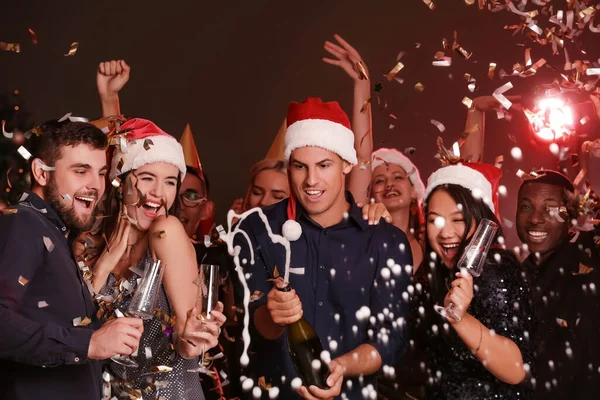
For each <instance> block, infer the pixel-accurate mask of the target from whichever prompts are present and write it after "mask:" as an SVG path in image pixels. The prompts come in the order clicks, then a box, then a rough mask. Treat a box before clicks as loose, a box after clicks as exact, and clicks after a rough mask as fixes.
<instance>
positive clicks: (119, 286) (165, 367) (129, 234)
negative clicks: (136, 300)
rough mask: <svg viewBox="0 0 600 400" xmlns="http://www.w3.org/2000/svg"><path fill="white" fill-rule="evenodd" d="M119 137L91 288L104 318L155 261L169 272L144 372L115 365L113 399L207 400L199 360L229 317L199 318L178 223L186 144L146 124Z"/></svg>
mask: <svg viewBox="0 0 600 400" xmlns="http://www.w3.org/2000/svg"><path fill="white" fill-rule="evenodd" d="M121 132H122V133H121ZM119 133H121V135H120V136H119ZM114 138H117V139H116V140H113V141H112V142H113V143H117V145H116V146H115V149H114V154H113V159H112V167H111V171H110V180H111V181H113V187H112V188H111V191H110V192H109V196H108V208H107V210H109V213H108V216H109V217H108V218H107V220H106V223H105V228H104V229H105V230H104V233H105V235H106V237H107V238H110V239H109V240H108V246H107V248H106V249H104V251H103V252H102V254H101V255H100V257H99V258H98V260H97V262H96V264H95V265H94V267H93V270H92V287H93V289H94V290H95V291H96V292H98V293H99V294H100V295H102V297H99V299H100V311H99V313H100V314H101V317H102V318H103V319H104V320H109V319H112V318H114V317H115V310H117V309H119V310H121V311H125V310H126V309H127V306H128V304H129V302H130V301H131V299H132V295H133V293H135V288H136V286H137V283H138V282H139V278H140V277H141V276H143V274H144V272H143V271H144V269H145V268H147V267H148V266H149V265H150V264H151V263H152V262H153V260H154V259H160V260H161V261H162V263H163V265H164V268H165V272H164V276H163V282H162V285H161V288H160V292H159V295H158V304H157V309H156V312H155V314H154V317H153V318H152V319H150V320H146V321H144V332H143V334H142V338H141V340H140V346H139V349H138V352H137V353H138V354H137V356H136V357H134V360H135V361H136V362H137V364H138V367H136V368H131V367H129V368H126V367H123V366H121V365H119V364H117V363H115V362H114V361H113V362H110V363H109V364H108V372H109V373H110V377H111V382H110V383H111V385H110V386H112V394H111V395H112V396H116V397H119V398H120V397H121V396H123V395H129V396H133V398H139V397H143V398H144V399H165V400H167V399H173V400H175V399H176V400H203V399H204V394H203V392H202V387H201V384H200V376H199V374H198V371H199V369H200V368H199V367H200V365H199V356H201V355H202V354H204V352H205V351H206V350H208V349H210V348H212V347H214V346H215V345H216V344H217V340H218V335H219V332H220V327H221V326H222V324H223V323H224V322H225V316H224V315H223V314H222V313H221V311H222V309H223V306H222V304H221V303H219V304H218V305H217V307H216V310H215V311H213V312H212V313H211V314H210V316H209V317H208V318H197V316H199V315H201V310H199V309H198V308H197V306H196V301H197V299H198V297H199V296H198V290H199V289H198V285H197V278H198V270H197V265H196V255H195V251H194V248H193V246H192V243H191V242H190V240H189V239H188V237H187V235H186V233H185V229H184V227H183V225H182V224H181V222H180V221H179V219H178V218H177V213H178V207H179V203H178V200H179V199H178V196H177V193H178V191H179V185H180V184H181V181H182V180H183V177H184V175H185V161H184V159H183V152H182V150H181V146H180V145H179V144H178V143H177V141H176V140H175V139H174V138H173V137H171V136H170V135H168V134H166V133H164V132H163V131H162V130H160V128H158V127H157V126H156V125H154V124H153V123H152V122H150V121H147V120H142V119H132V120H129V121H127V122H125V123H124V124H123V125H122V126H121V127H120V132H118V133H117V135H115V136H114ZM117 182H118V183H117ZM116 186H118V187H116ZM118 210H121V212H120V213H119V212H118ZM107 386H109V385H107Z"/></svg>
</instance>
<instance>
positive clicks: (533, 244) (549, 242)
mask: <svg viewBox="0 0 600 400" xmlns="http://www.w3.org/2000/svg"><path fill="white" fill-rule="evenodd" d="M562 205H565V204H564V198H563V188H561V187H560V186H556V185H549V184H547V183H539V182H538V183H536V182H528V183H525V184H524V185H523V186H522V187H521V189H520V190H519V200H518V205H517V233H518V235H519V239H521V241H522V242H523V243H525V244H527V246H528V247H529V251H530V252H532V253H539V254H540V256H542V258H543V256H545V255H548V254H550V253H551V252H552V251H554V249H556V247H557V246H559V245H560V244H562V243H564V242H565V241H566V240H567V238H568V234H569V225H568V224H569V218H563V219H564V220H565V222H560V221H559V220H558V219H557V218H556V216H553V215H551V214H550V210H552V209H554V208H558V207H560V206H562Z"/></svg>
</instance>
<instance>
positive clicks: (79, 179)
mask: <svg viewBox="0 0 600 400" xmlns="http://www.w3.org/2000/svg"><path fill="white" fill-rule="evenodd" d="M60 152H61V157H60V159H58V160H57V161H56V163H55V165H54V166H55V167H56V170H55V171H52V172H49V177H50V179H49V182H48V184H47V185H46V186H44V187H43V193H44V199H45V200H46V201H47V202H48V203H49V204H50V205H52V207H53V208H54V209H55V210H56V212H57V213H58V215H59V216H60V217H61V219H62V220H63V222H64V223H65V225H66V226H68V227H69V228H75V229H79V230H83V231H85V230H89V229H90V228H91V227H92V225H93V223H94V209H95V207H96V205H97V203H98V200H99V199H100V198H101V197H102V196H103V195H104V189H105V178H104V177H105V175H106V173H107V170H108V167H107V164H106V152H105V151H104V150H103V149H96V148H93V147H92V146H90V145H87V144H80V145H76V146H62V147H61V148H60Z"/></svg>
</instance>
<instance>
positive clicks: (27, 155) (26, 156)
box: [17, 146, 32, 161]
mask: <svg viewBox="0 0 600 400" xmlns="http://www.w3.org/2000/svg"><path fill="white" fill-rule="evenodd" d="M17 152H18V153H19V154H20V155H21V157H23V158H24V159H25V160H27V161H29V159H30V158H31V157H32V155H31V153H30V152H29V150H27V149H26V148H25V147H23V146H20V147H19V148H18V149H17Z"/></svg>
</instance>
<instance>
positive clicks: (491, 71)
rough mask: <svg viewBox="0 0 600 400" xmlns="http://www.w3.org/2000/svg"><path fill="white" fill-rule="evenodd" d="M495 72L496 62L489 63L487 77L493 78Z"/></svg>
mask: <svg viewBox="0 0 600 400" xmlns="http://www.w3.org/2000/svg"><path fill="white" fill-rule="evenodd" d="M495 73H496V63H490V66H489V67H488V78H490V79H491V80H493V79H494V74H495Z"/></svg>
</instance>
